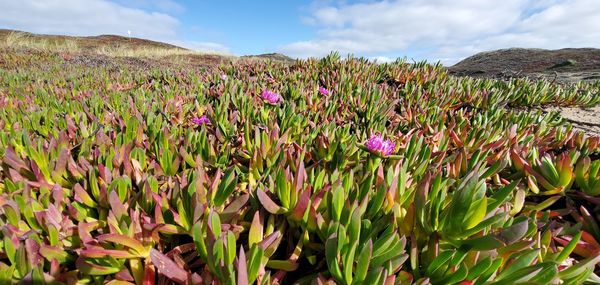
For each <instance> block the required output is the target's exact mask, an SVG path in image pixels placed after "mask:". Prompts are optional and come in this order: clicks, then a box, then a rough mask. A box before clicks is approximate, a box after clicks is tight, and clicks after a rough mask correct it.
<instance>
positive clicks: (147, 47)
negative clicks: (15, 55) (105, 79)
mask: <svg viewBox="0 0 600 285" xmlns="http://www.w3.org/2000/svg"><path fill="white" fill-rule="evenodd" d="M6 48H9V49H13V50H14V49H24V50H35V51H38V52H40V51H41V52H53V53H61V54H66V55H68V56H66V57H67V58H70V57H72V56H73V55H74V56H76V58H84V57H85V58H87V60H88V61H89V60H90V59H94V60H97V59H98V58H99V57H106V56H108V57H113V58H114V57H120V58H137V59H141V58H145V59H148V60H160V61H161V63H170V62H185V63H187V64H190V65H194V66H217V65H219V64H221V63H224V62H229V61H232V60H237V59H248V60H272V61H278V62H284V63H292V62H294V59H292V58H290V57H287V56H285V55H283V54H278V53H267V54H260V55H248V56H241V57H237V56H233V55H230V54H222V53H213V52H202V51H194V50H190V49H186V48H182V47H179V46H176V45H172V44H167V43H163V42H157V41H152V40H146V39H140V38H134V37H131V38H129V37H123V36H117V35H99V36H82V37H76V36H64V35H43V34H33V33H29V32H22V31H16V30H7V29H0V52H2V49H6ZM155 63H157V62H151V61H148V62H147V64H149V65H153V64H155Z"/></svg>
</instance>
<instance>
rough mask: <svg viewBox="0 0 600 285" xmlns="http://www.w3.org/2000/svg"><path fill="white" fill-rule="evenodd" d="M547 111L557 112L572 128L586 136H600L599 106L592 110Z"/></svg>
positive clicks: (567, 109)
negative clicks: (584, 133)
mask: <svg viewBox="0 0 600 285" xmlns="http://www.w3.org/2000/svg"><path fill="white" fill-rule="evenodd" d="M547 110H548V111H559V113H560V115H561V116H562V117H563V118H564V119H565V120H567V121H568V122H570V123H571V124H573V128H574V129H577V130H581V131H584V132H586V133H587V134H588V135H593V136H600V106H596V107H592V108H577V107H574V108H566V107H562V108H551V109H547Z"/></svg>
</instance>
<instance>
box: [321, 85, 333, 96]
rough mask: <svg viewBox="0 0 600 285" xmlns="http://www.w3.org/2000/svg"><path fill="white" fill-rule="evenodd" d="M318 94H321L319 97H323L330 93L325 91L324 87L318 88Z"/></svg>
mask: <svg viewBox="0 0 600 285" xmlns="http://www.w3.org/2000/svg"><path fill="white" fill-rule="evenodd" d="M319 93H321V95H325V96H327V95H329V94H331V92H330V91H329V90H327V89H325V87H322V86H320V87H319Z"/></svg>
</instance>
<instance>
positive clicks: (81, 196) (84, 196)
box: [73, 183, 97, 208]
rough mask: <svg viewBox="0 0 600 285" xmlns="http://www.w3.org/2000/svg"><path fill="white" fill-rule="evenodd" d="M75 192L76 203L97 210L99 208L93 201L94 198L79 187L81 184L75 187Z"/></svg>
mask: <svg viewBox="0 0 600 285" xmlns="http://www.w3.org/2000/svg"><path fill="white" fill-rule="evenodd" d="M73 191H74V192H75V196H74V198H75V201H77V202H79V203H82V204H84V205H86V206H88V207H90V208H95V207H96V206H97V204H96V202H95V201H94V200H93V199H92V197H91V196H90V195H89V194H88V193H87V192H86V191H85V190H84V189H83V187H81V185H79V183H77V184H75V186H73Z"/></svg>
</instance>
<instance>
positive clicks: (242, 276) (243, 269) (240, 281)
mask: <svg viewBox="0 0 600 285" xmlns="http://www.w3.org/2000/svg"><path fill="white" fill-rule="evenodd" d="M236 268H237V285H248V268H247V264H246V253H245V252H244V247H242V246H240V253H239V254H238V258H237V262H236Z"/></svg>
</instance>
